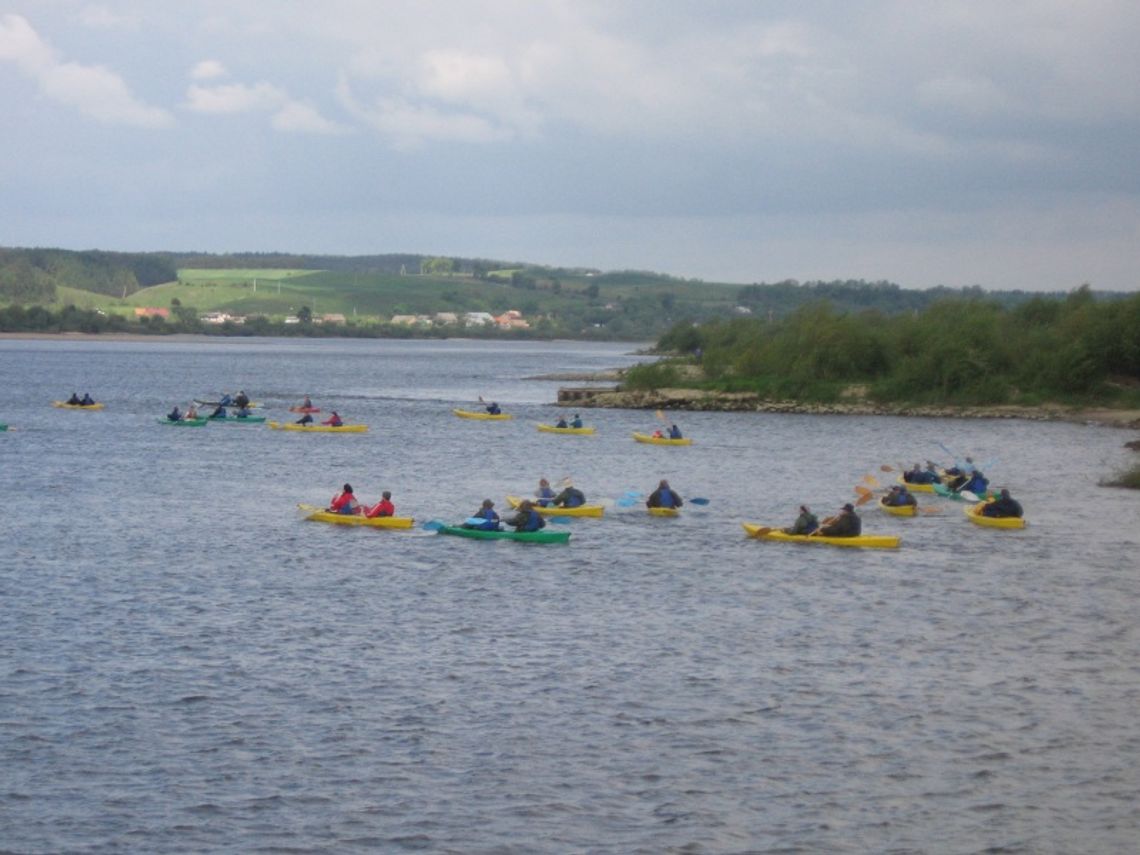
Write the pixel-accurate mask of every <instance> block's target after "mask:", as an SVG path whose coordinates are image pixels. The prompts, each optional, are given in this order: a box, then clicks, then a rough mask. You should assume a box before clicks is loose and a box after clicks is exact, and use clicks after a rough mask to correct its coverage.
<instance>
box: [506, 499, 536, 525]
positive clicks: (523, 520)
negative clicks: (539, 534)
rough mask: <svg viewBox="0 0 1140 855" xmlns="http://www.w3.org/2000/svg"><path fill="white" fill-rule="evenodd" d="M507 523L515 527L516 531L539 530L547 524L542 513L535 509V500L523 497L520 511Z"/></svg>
mask: <svg viewBox="0 0 1140 855" xmlns="http://www.w3.org/2000/svg"><path fill="white" fill-rule="evenodd" d="M506 522H507V525H512V526H514V527H515V531H538V530H539V529H541V528H542V527H543V526H545V525H546V520H544V519H543V518H542V514H540V513H539V512H538V511H536V510H535V509H534V502H532V501H531V500H530V499H523V500H522V502H520V503H519V509H518V513H516V514H515V515H514V516H513V517H511V518H510V519H509V520H507V521H506Z"/></svg>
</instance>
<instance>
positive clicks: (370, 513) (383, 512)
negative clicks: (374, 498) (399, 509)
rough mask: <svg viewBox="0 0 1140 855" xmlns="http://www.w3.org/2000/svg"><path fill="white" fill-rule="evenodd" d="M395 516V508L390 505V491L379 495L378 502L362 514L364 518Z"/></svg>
mask: <svg viewBox="0 0 1140 855" xmlns="http://www.w3.org/2000/svg"><path fill="white" fill-rule="evenodd" d="M395 515H396V506H395V505H393V504H392V491H391V490H385V491H384V492H383V493H381V494H380V501H379V502H377V503H376V504H375V505H373V506H372V507H370V508H369V509H368V510H366V511H365V512H364V516H366V517H391V516H395Z"/></svg>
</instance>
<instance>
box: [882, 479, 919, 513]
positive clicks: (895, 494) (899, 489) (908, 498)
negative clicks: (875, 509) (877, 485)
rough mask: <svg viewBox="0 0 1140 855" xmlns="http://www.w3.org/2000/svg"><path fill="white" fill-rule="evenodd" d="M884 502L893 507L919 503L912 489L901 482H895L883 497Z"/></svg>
mask: <svg viewBox="0 0 1140 855" xmlns="http://www.w3.org/2000/svg"><path fill="white" fill-rule="evenodd" d="M883 504H884V505H887V506H889V507H892V508H900V507H903V506H904V505H917V504H918V502H916V501H915V498H914V496H913V495H912V494H911V492H910V490H908V489H907V488H906V487H904V486H902V485H901V484H895V485H894V486H893V487H891V489H890V490H889V491H888V492H887V495H886V496H884V497H883Z"/></svg>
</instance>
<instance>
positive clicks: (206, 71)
mask: <svg viewBox="0 0 1140 855" xmlns="http://www.w3.org/2000/svg"><path fill="white" fill-rule="evenodd" d="M225 76H226V67H225V66H224V65H222V64H221V63H220V62H218V61H217V60H216V59H204V60H202V61H201V62H199V63H198V64H196V65H195V66H194V67H193V68H192V69H190V78H191V79H192V80H214V79H216V78H218V77H225Z"/></svg>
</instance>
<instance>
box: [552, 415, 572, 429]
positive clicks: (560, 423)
mask: <svg viewBox="0 0 1140 855" xmlns="http://www.w3.org/2000/svg"><path fill="white" fill-rule="evenodd" d="M554 426H555V427H556V428H568V427H570V425H568V424H567V423H566V417H565V416H559V417H558V421H557V422H555V423H554Z"/></svg>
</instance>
